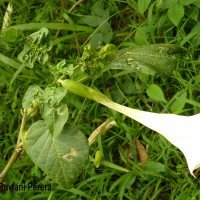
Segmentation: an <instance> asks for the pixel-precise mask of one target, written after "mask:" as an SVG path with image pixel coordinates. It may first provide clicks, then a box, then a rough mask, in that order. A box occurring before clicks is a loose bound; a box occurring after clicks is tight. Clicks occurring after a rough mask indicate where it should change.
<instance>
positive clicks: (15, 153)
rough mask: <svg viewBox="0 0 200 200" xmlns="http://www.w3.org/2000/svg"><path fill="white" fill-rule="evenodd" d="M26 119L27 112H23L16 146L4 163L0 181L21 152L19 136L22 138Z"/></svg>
mask: <svg viewBox="0 0 200 200" xmlns="http://www.w3.org/2000/svg"><path fill="white" fill-rule="evenodd" d="M26 119H27V112H24V114H23V118H22V123H21V126H20V130H19V135H18V139H17V144H16V147H15V149H14V151H13V153H12V155H11V157H10V159H9V161H8V163H7V164H6V166H5V167H4V169H3V170H2V172H1V173H0V183H2V182H3V180H4V179H5V177H6V175H7V173H8V171H9V170H10V168H11V167H12V165H13V164H14V162H15V161H16V159H17V158H18V157H19V155H20V154H21V152H22V150H23V143H22V139H21V138H22V132H23V130H24V126H25V123H26Z"/></svg>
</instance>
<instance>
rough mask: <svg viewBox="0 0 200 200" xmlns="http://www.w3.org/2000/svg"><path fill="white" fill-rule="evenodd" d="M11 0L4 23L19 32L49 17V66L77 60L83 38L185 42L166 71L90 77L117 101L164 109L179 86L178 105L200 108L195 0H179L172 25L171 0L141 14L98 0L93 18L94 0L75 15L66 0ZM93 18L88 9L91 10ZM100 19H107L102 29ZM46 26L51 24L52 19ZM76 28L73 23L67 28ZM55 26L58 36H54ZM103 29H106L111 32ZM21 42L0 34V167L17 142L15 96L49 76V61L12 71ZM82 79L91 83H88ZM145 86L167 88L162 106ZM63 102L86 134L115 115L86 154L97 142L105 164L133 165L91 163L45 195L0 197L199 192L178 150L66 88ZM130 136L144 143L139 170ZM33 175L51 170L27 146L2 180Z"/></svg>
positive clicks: (130, 5)
mask: <svg viewBox="0 0 200 200" xmlns="http://www.w3.org/2000/svg"><path fill="white" fill-rule="evenodd" d="M10 2H11V3H12V4H13V8H14V11H13V14H12V17H11V26H15V27H16V28H17V27H18V28H19V29H21V30H23V34H24V35H29V34H31V33H32V32H34V31H35V30H33V29H35V28H36V27H37V25H34V27H33V26H32V23H38V29H39V28H41V26H43V25H44V24H45V23H52V24H50V25H49V26H48V28H49V30H50V32H51V35H52V40H53V44H54V45H53V49H52V50H51V52H50V58H49V60H50V62H51V63H54V64H56V63H58V62H59V61H61V60H62V59H63V58H65V59H66V60H67V62H68V63H75V62H76V59H77V56H78V54H79V52H80V53H82V52H83V47H84V45H85V44H86V43H87V42H89V41H91V43H92V44H93V45H94V46H95V47H96V45H97V44H98V43H97V42H96V41H97V40H99V41H100V45H105V44H106V43H113V44H115V45H117V47H119V48H124V47H134V46H136V45H142V44H154V43H170V44H178V45H181V46H183V47H186V48H187V49H188V53H187V55H186V57H185V58H184V59H182V60H181V61H180V63H179V64H178V66H177V68H176V70H175V71H174V72H173V74H172V75H171V76H169V77H167V78H162V77H160V76H159V75H157V76H149V75H144V74H142V73H139V72H138V73H133V72H132V73H126V72H125V73H124V72H122V71H120V70H110V71H109V72H106V73H104V74H103V75H102V76H100V77H99V78H98V79H96V80H94V81H93V84H94V86H95V87H96V88H98V89H99V90H100V91H102V92H105V93H106V95H108V96H110V97H111V98H112V99H113V100H114V101H115V102H118V103H120V104H123V105H127V106H129V107H132V108H137V109H140V110H145V111H154V112H172V110H173V109H172V108H171V107H170V106H171V103H172V101H173V99H178V98H179V94H180V93H181V92H183V91H186V94H187V97H186V99H185V100H184V101H185V102H182V103H183V107H182V108H181V109H180V110H179V111H178V114H182V115H192V114H196V113H199V112H200V103H199V102H200V95H199V91H200V89H199V88H200V76H199V72H200V70H199V65H200V58H199V52H200V34H199V32H200V26H199V24H198V22H199V20H200V17H199V13H198V12H199V8H200V4H199V2H198V0H197V1H189V0H188V1H187V0H185V1H184V2H187V4H185V5H184V9H185V13H184V16H183V17H182V18H181V19H180V21H179V23H178V25H177V26H175V25H174V23H173V22H172V21H171V20H170V18H169V16H168V9H170V8H171V7H172V6H173V5H171V4H170V2H172V1H170V0H164V1H163V3H162V4H159V2H161V1H159V0H158V1H151V2H150V4H149V6H148V7H147V9H143V11H144V12H143V13H142V12H141V11H142V8H138V2H139V1H134V0H133V1H132V0H127V1H115V0H109V1H102V2H104V11H103V12H106V11H105V10H106V9H108V10H109V14H108V15H107V17H105V18H102V19H100V24H95V23H94V24H92V22H90V23H89V22H88V21H87V20H86V21H84V20H83V19H84V17H86V16H87V15H91V8H92V7H93V6H94V5H95V3H96V2H97V3H98V2H100V1H94V0H91V1H85V2H82V3H80V5H78V6H77V7H75V8H74V10H72V12H69V9H70V8H71V7H72V6H73V5H74V4H75V1H73V0H71V1H53V0H50V1H47V0H43V1H33V0H31V1H10ZM140 2H144V1H140ZM146 2H147V1H146ZM189 2H192V3H191V4H189ZM0 7H1V11H0V24H2V23H3V21H2V20H3V16H4V13H5V10H6V7H7V1H1V3H0ZM44 7H45V9H43V8H44ZM186 10H187V13H186ZM92 15H93V17H94V16H95V14H94V13H92ZM178 17H179V16H177V18H178ZM106 20H107V22H108V24H107V25H109V26H105V27H104V29H103V28H102V27H103V25H104V24H105V22H106ZM86 22H88V23H86ZM53 23H56V24H57V26H56V27H55V26H53ZM61 23H63V25H62V24H61ZM59 24H60V25H59ZM74 25H76V28H73V27H75V26H74ZM59 26H60V27H59ZM20 27H21V28H20ZM81 27H84V28H81ZM106 27H107V28H106ZM101 28H102V29H101ZM30 29H32V30H30ZM58 29H59V34H58V36H57V37H55V36H56V33H57V31H58ZM110 32H112V35H109V34H110ZM101 34H102V35H103V37H102V35H101ZM23 45H24V43H23V41H20V40H16V41H15V42H5V41H3V40H2V39H0V46H1V48H0V90H1V93H0V102H1V103H0V169H3V167H4V165H5V164H6V163H7V161H8V159H9V157H10V155H11V153H12V150H13V149H14V146H15V144H16V141H17V134H18V132H19V127H20V123H21V114H20V109H21V103H22V98H23V95H24V94H25V92H26V90H27V89H28V87H29V86H30V85H33V84H38V85H40V86H41V87H45V86H46V85H48V84H51V83H52V81H53V78H52V77H51V75H50V73H49V71H48V66H47V65H43V66H41V65H39V64H37V65H36V67H35V68H34V69H27V68H24V69H23V70H22V71H21V72H20V73H19V74H17V73H16V70H17V68H18V67H19V65H18V64H19V61H18V60H17V56H18V54H19V53H20V52H21V51H22V50H23ZM1 54H2V55H4V56H6V57H4V56H1ZM9 59H10V60H9ZM11 83H12V84H11ZM85 84H87V85H89V86H90V81H88V82H85ZM150 84H156V85H158V86H159V87H160V88H161V89H162V90H163V91H164V95H165V98H166V100H167V102H168V103H166V104H163V103H162V102H157V101H154V100H153V99H150V98H149V97H148V95H147V93H146V89H147V88H148V86H149V85H150ZM68 103H69V110H70V118H69V123H70V124H73V125H74V124H76V125H78V126H79V127H80V129H81V130H82V131H83V132H84V133H85V135H86V136H87V137H89V135H90V134H91V133H92V132H93V131H94V130H95V129H96V128H97V127H98V126H99V125H100V124H101V123H103V122H104V121H105V120H106V119H107V118H110V117H113V116H114V119H115V120H116V122H117V126H116V127H113V128H112V129H110V130H109V131H107V132H106V134H105V135H103V136H100V137H99V138H98V140H97V141H96V142H95V144H94V145H92V146H91V147H90V156H91V157H93V158H94V155H95V152H96V151H97V150H98V149H100V150H102V151H103V153H104V158H103V159H104V160H105V161H108V162H110V163H114V164H116V165H118V166H121V167H123V168H126V169H128V170H129V171H130V172H128V173H125V172H121V171H119V170H116V169H114V168H110V167H106V166H103V165H101V166H100V167H99V168H98V169H97V168H95V166H94V164H93V162H91V161H90V162H89V163H88V164H87V165H86V166H85V169H84V171H83V172H82V173H81V175H80V177H79V179H78V181H77V182H76V183H75V185H74V187H73V188H71V189H63V188H61V187H59V186H57V185H55V186H54V187H53V190H52V191H51V192H49V191H41V192H37V193H35V192H34V191H19V192H14V193H13V194H12V193H11V192H5V193H0V198H1V199H13V198H15V199H51V200H53V199H60V200H61V199H96V200H100V199H102V200H103V199H123V200H124V199H127V200H129V199H130V200H134V199H135V200H137V199H138V200H139V199H141V200H147V199H152V200H153V199H157V200H159V199H162V200H165V199H166V200H167V199H171V200H172V199H176V200H179V199H199V198H200V191H199V186H200V181H199V177H197V178H196V179H195V178H194V177H192V176H191V175H190V174H189V170H188V168H187V163H186V160H185V158H184V156H183V154H182V153H181V152H180V151H179V150H178V149H176V148H175V147H174V146H173V145H171V144H170V143H169V142H168V141H167V140H166V139H165V138H163V137H162V136H161V135H159V134H158V133H155V132H153V131H151V130H149V129H147V128H146V127H144V126H142V125H141V124H138V123H137V122H135V121H133V120H131V119H130V118H128V117H125V116H123V115H121V114H119V113H115V112H114V111H112V110H109V109H108V108H106V107H104V106H102V105H99V104H96V103H94V102H92V101H90V100H84V99H83V98H81V97H78V96H75V95H73V94H71V95H70V97H69V99H68ZM37 117H38V118H39V116H37ZM37 117H36V118H35V119H34V120H36V119H37ZM30 123H31V122H30ZM134 138H137V139H138V140H139V141H140V143H142V144H143V146H144V147H145V149H146V151H147V153H148V163H147V166H146V167H142V164H141V163H140V160H139V159H138V153H137V150H136V146H135V144H134V142H133V140H134ZM188 148H189V147H188ZM130 154H131V155H132V156H131V157H130ZM30 181H35V182H36V183H37V184H45V183H50V180H48V177H46V176H45V174H44V173H43V172H42V171H41V170H40V169H38V168H37V167H36V166H34V164H33V163H32V161H31V160H30V159H29V157H28V156H27V155H26V154H25V153H24V154H23V156H20V159H19V160H18V161H17V162H16V163H15V164H14V165H13V167H12V168H11V170H10V171H9V173H8V175H7V177H6V182H7V183H8V184H12V183H13V182H14V183H16V184H22V183H24V182H25V183H28V182H30ZM33 195H35V196H33Z"/></svg>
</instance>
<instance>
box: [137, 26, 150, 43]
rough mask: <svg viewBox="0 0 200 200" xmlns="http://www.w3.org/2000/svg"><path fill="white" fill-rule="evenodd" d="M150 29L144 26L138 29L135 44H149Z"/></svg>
mask: <svg viewBox="0 0 200 200" xmlns="http://www.w3.org/2000/svg"><path fill="white" fill-rule="evenodd" d="M147 33H148V27H147V26H142V27H138V28H137V29H136V33H135V42H136V43H137V44H147V43H148V41H147V39H148V34H147Z"/></svg>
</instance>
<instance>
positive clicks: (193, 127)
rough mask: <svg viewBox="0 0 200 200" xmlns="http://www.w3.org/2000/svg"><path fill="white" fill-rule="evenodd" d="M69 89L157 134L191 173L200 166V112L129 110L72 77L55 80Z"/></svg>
mask: <svg viewBox="0 0 200 200" xmlns="http://www.w3.org/2000/svg"><path fill="white" fill-rule="evenodd" d="M58 82H60V83H61V84H62V86H63V87H64V88H66V89H68V90H69V91H71V92H73V93H75V94H77V95H80V96H83V97H86V98H89V99H92V100H94V101H96V102H98V103H101V104H103V105H105V106H107V107H109V108H111V109H113V110H116V111H118V112H120V113H122V114H124V115H126V116H128V117H130V118H132V119H134V120H136V121H138V122H140V123H141V124H143V125H145V126H147V127H148V128H150V129H152V130H154V131H156V132H158V133H160V134H161V135H162V136H164V137H165V138H166V139H167V140H168V141H169V142H171V143H172V144H173V145H174V146H176V147H177V148H179V149H180V150H181V151H182V153H183V154H184V156H185V158H186V160H187V164H188V168H189V171H190V173H191V174H192V175H193V176H194V174H193V171H194V170H195V169H197V168H199V167H200V156H199V152H200V125H199V124H198V123H200V114H196V115H193V116H181V115H175V114H160V113H152V112H146V111H141V110H137V109H132V108H129V107H126V106H123V105H120V104H117V103H115V102H113V101H111V100H109V99H108V98H107V97H106V96H105V95H104V94H102V93H100V92H98V91H96V90H94V89H92V88H89V87H87V86H85V85H83V84H81V83H77V82H74V81H71V80H58Z"/></svg>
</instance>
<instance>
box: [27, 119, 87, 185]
mask: <svg viewBox="0 0 200 200" xmlns="http://www.w3.org/2000/svg"><path fill="white" fill-rule="evenodd" d="M25 141H26V145H25V147H26V152H27V154H28V155H29V156H30V158H31V159H32V161H33V162H34V163H35V164H36V165H37V166H38V167H40V168H41V169H42V170H43V171H44V172H45V173H46V174H47V175H48V176H49V177H50V178H52V179H53V181H55V182H56V183H58V184H59V185H61V186H63V187H65V188H69V187H71V186H72V184H73V183H74V182H75V181H76V180H77V178H78V176H79V175H80V173H81V170H82V169H83V168H84V164H85V163H86V162H87V160H88V155H89V154H88V153H89V152H88V150H89V148H88V141H87V138H86V137H85V135H84V134H83V133H82V132H81V131H79V130H77V129H76V128H74V127H73V128H72V127H64V129H63V131H62V133H61V134H60V135H58V137H56V138H55V137H52V135H51V134H50V132H49V130H48V128H47V126H46V125H45V122H44V121H43V120H40V121H37V122H36V123H34V124H33V125H32V126H31V127H30V128H29V130H28V132H27V134H26V138H25Z"/></svg>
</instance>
